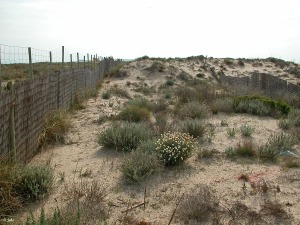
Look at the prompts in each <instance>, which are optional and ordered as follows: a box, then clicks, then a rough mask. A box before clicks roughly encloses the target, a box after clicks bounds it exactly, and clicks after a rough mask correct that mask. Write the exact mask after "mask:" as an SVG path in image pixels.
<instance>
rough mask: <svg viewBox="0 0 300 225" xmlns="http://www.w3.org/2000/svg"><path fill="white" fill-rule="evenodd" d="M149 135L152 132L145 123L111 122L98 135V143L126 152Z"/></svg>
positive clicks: (149, 136)
mask: <svg viewBox="0 0 300 225" xmlns="http://www.w3.org/2000/svg"><path fill="white" fill-rule="evenodd" d="M151 137H152V132H151V130H150V129H149V127H147V126H146V125H145V124H138V123H128V122H124V123H113V124H112V125H111V126H110V127H109V128H107V129H106V130H104V131H102V132H101V133H100V134H99V135H98V143H99V144H101V145H103V146H104V147H108V148H113V149H115V150H117V151H124V152H128V151H131V150H134V149H136V148H137V147H138V145H139V144H140V142H142V141H144V140H147V139H149V138H151Z"/></svg>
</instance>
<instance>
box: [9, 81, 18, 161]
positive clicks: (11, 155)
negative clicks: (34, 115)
mask: <svg viewBox="0 0 300 225" xmlns="http://www.w3.org/2000/svg"><path fill="white" fill-rule="evenodd" d="M10 86H11V93H12V95H13V102H12V104H11V106H10V114H9V136H10V151H9V160H10V161H11V162H12V163H16V157H17V152H16V130H15V98H14V87H13V85H12V83H11V82H10Z"/></svg>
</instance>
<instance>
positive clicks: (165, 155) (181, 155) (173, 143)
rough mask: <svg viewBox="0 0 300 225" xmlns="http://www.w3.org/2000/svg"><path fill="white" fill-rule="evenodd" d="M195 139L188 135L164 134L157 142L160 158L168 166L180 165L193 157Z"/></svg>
mask: <svg viewBox="0 0 300 225" xmlns="http://www.w3.org/2000/svg"><path fill="white" fill-rule="evenodd" d="M193 148H194V139H193V137H192V136H190V135H188V134H186V133H180V132H174V133H170V132H167V133H164V134H162V135H161V137H160V138H159V139H158V140H157V141H156V151H157V153H158V157H159V158H160V159H161V160H162V161H163V163H164V164H165V165H167V166H171V165H178V164H179V163H181V162H183V161H184V160H185V159H187V158H189V157H190V156H191V153H192V150H193Z"/></svg>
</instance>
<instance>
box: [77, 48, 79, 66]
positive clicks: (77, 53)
mask: <svg viewBox="0 0 300 225" xmlns="http://www.w3.org/2000/svg"><path fill="white" fill-rule="evenodd" d="M77 67H78V68H79V53H78V52H77Z"/></svg>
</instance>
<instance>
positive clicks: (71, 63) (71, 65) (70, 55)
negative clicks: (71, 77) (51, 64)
mask: <svg viewBox="0 0 300 225" xmlns="http://www.w3.org/2000/svg"><path fill="white" fill-rule="evenodd" d="M70 61H71V70H72V71H73V60H72V54H70Z"/></svg>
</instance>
